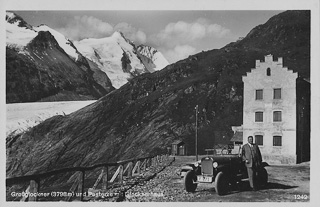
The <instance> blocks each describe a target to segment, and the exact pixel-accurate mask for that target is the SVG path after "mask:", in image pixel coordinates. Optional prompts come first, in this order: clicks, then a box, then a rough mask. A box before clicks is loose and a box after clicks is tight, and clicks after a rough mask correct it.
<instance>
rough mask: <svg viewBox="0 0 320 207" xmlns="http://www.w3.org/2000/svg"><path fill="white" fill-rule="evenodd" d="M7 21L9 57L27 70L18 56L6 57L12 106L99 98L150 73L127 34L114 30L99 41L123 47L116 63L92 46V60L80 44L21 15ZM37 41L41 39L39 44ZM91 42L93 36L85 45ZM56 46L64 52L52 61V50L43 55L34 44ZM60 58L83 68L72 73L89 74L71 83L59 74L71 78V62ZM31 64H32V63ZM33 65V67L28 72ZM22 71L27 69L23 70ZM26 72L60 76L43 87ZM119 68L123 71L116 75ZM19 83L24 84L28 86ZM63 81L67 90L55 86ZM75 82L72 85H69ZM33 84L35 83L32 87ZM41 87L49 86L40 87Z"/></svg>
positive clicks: (8, 98)
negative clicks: (134, 78)
mask: <svg viewBox="0 0 320 207" xmlns="http://www.w3.org/2000/svg"><path fill="white" fill-rule="evenodd" d="M6 21H7V24H6V31H7V45H6V47H7V51H10V52H8V53H7V54H8V56H15V57H16V58H17V59H19V65H22V67H20V66H19V65H17V61H15V59H14V58H11V57H7V59H6V60H7V64H6V73H7V76H9V77H10V78H8V81H7V83H6V85H7V91H6V92H7V98H6V101H7V103H14V102H34V101H66V100H87V99H88V100H91V99H98V98H100V97H101V96H103V95H105V94H107V93H109V92H110V91H112V90H114V86H116V88H119V87H121V86H122V85H123V84H125V83H126V82H128V80H129V79H131V78H133V77H135V76H137V75H140V74H142V73H145V72H150V71H149V70H147V68H146V67H150V66H149V65H147V66H145V65H144V63H143V62H142V60H141V59H140V58H139V57H138V55H137V52H136V51H135V50H136V47H135V45H134V44H133V42H132V41H130V40H129V39H127V38H125V36H124V34H123V33H121V32H115V33H114V34H113V35H112V36H111V37H106V38H102V39H99V40H95V41H100V42H102V41H103V40H107V39H109V42H110V38H111V39H112V38H113V39H115V42H114V43H112V44H116V45H118V46H119V48H121V49H120V51H121V54H120V55H118V59H117V60H112V59H110V58H107V59H103V58H101V57H103V55H104V54H98V53H99V51H98V50H97V49H95V48H93V50H94V51H93V54H92V56H90V55H89V56H88V55H86V54H82V53H81V52H82V51H79V48H77V46H79V42H73V41H71V40H70V39H68V38H66V37H65V36H64V35H62V34H61V33H59V32H58V31H56V30H54V29H52V28H50V27H48V26H47V25H45V24H41V25H39V26H36V27H33V26H31V25H29V24H28V23H27V22H25V21H24V20H23V19H22V18H21V17H20V16H18V15H16V14H14V13H12V12H6ZM43 32H49V33H50V34H51V35H52V36H49V35H47V38H49V37H52V38H53V39H55V41H56V42H55V41H54V40H53V39H51V41H49V42H48V41H47V42H41V40H42V38H43V34H44V33H43ZM34 39H37V41H36V43H35V41H34ZM89 40H90V38H88V39H85V40H83V41H89ZM91 40H93V39H92V38H91ZM32 41H33V43H32V44H31V45H33V46H31V47H30V43H31V42H32ZM117 41H118V42H117ZM120 42H122V47H121V46H120V44H119V43H120ZM51 43H52V44H53V45H52V46H53V47H56V48H57V49H58V50H59V51H60V52H61V54H60V53H59V54H58V53H52V52H51V53H50V55H51V57H48V53H47V51H42V54H38V53H37V51H36V49H37V47H35V44H38V46H40V45H45V44H51ZM56 43H57V44H56ZM116 45H114V47H116ZM106 47H107V49H108V47H109V46H108V45H107V46H106ZM129 47H131V48H129ZM119 48H118V50H119ZM126 48H127V49H126ZM128 48H129V49H128ZM33 49H34V50H35V51H33ZM46 49H48V50H51V51H52V47H47V48H46ZM14 53H16V54H14ZM62 54H64V55H65V56H66V57H62V56H61V55H62ZM38 55H40V56H41V58H38ZM54 55H57V57H54ZM114 55H115V54H110V57H114ZM92 57H95V58H92ZM42 58H44V59H46V60H50V61H49V62H47V63H46V62H45V61H42ZM59 58H60V59H61V58H62V59H65V58H67V59H68V58H70V59H71V61H73V62H74V64H73V65H76V66H78V68H77V67H75V66H72V68H73V70H76V71H78V72H77V73H82V71H84V72H85V73H86V74H82V75H80V76H82V78H80V79H79V78H77V77H75V78H74V80H72V79H73V77H70V76H68V80H64V79H61V80H60V79H59V77H58V76H60V77H66V75H64V74H62V73H63V71H64V70H65V68H68V67H69V68H70V63H69V61H68V63H67V64H66V65H65V66H63V62H62V61H59V60H58V59H59ZM54 60H57V63H58V64H54ZM25 61H27V62H25ZM36 61H39V62H36ZM112 61H114V62H112ZM151 61H152V60H151ZM29 62H33V63H32V64H31V63H29ZM108 63H111V65H110V66H108ZM29 66H30V67H33V68H32V69H28V67H29ZM12 67H15V68H12ZM90 67H93V68H90ZM154 67H156V66H154ZM22 68H23V70H24V71H21V70H22ZM57 68H59V69H57ZM26 69H28V70H27V71H31V70H34V69H35V70H34V71H36V70H38V71H39V72H38V74H40V73H42V72H43V71H46V73H48V75H49V76H52V74H56V76H55V77H56V78H55V79H52V78H51V79H50V78H49V79H45V80H47V81H48V82H46V83H44V82H43V81H44V80H41V81H40V83H36V82H37V81H34V80H36V79H39V77H37V75H36V73H34V74H32V75H31V74H28V75H26V76H27V77H28V78H30V80H27V79H25V78H23V77H22V76H21V73H23V74H25V73H26ZM117 70H118V71H120V72H117ZM58 71H60V73H61V74H60V75H57V73H59V72H58ZM19 73H20V74H19ZM70 74H74V73H70ZM38 76H39V75H38ZM110 77H111V79H110ZM22 79H24V80H22ZM70 80H71V81H70ZM75 80H76V81H75ZM38 81H39V80H38ZM77 81H80V82H77ZM20 82H24V83H25V84H27V85H29V86H28V87H25V88H24V87H23V86H22V85H21V83H20ZM58 82H64V83H63V84H62V85H63V86H62V87H56V85H60V86H61V84H58ZM85 82H87V83H85ZM70 83H72V84H71V85H70ZM33 84H36V85H34V86H32V85H33ZM41 84H42V85H45V86H42V87H39V86H40V85H41ZM17 85H18V87H17ZM78 87H80V88H78ZM34 88H37V89H36V90H37V91H38V92H35V90H34ZM42 88H45V89H42ZM21 91H24V93H25V94H28V95H23V94H24V93H21ZM32 92H35V93H37V95H32ZM67 94H68V95H67Z"/></svg>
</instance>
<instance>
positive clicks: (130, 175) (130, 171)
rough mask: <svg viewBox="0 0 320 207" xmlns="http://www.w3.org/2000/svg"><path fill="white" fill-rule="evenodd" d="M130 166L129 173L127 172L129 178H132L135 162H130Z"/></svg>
mask: <svg viewBox="0 0 320 207" xmlns="http://www.w3.org/2000/svg"><path fill="white" fill-rule="evenodd" d="M128 165H129V168H128V174H127V176H128V177H129V178H131V177H132V165H133V163H132V162H129V164H128Z"/></svg>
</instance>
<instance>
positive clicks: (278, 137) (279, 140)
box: [273, 135, 282, 147]
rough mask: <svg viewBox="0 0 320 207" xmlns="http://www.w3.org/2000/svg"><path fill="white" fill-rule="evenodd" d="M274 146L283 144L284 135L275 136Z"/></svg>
mask: <svg viewBox="0 0 320 207" xmlns="http://www.w3.org/2000/svg"><path fill="white" fill-rule="evenodd" d="M273 146H274V147H281V146H282V136H279V135H276V136H273Z"/></svg>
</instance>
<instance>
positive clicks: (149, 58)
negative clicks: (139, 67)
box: [137, 45, 169, 72]
mask: <svg viewBox="0 0 320 207" xmlns="http://www.w3.org/2000/svg"><path fill="white" fill-rule="evenodd" d="M137 50H138V55H139V57H140V59H141V60H142V62H143V63H144V65H145V66H146V67H147V69H148V70H149V71H150V72H154V71H157V70H161V69H163V68H164V67H166V66H167V65H169V62H168V61H167V60H166V59H165V57H164V56H163V55H162V53H161V52H159V51H158V50H156V49H155V48H153V47H150V46H146V45H139V46H138V47H137Z"/></svg>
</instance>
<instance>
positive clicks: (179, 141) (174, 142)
mask: <svg viewBox="0 0 320 207" xmlns="http://www.w3.org/2000/svg"><path fill="white" fill-rule="evenodd" d="M181 142H182V143H184V142H183V141H181V140H175V141H173V142H172V144H180V143H181Z"/></svg>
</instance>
